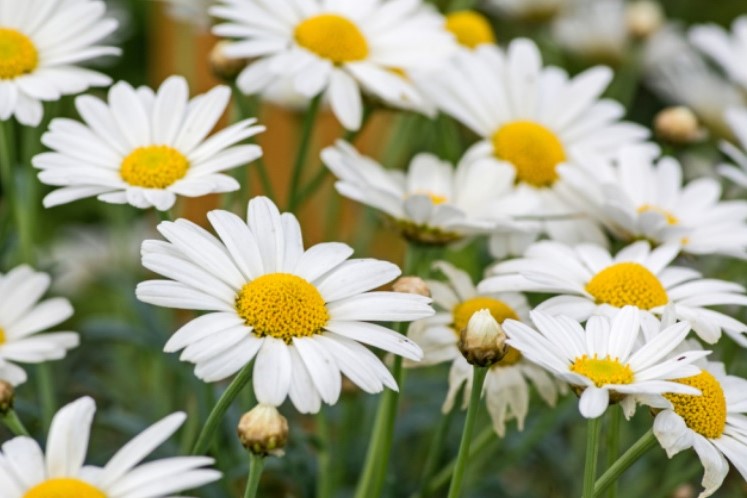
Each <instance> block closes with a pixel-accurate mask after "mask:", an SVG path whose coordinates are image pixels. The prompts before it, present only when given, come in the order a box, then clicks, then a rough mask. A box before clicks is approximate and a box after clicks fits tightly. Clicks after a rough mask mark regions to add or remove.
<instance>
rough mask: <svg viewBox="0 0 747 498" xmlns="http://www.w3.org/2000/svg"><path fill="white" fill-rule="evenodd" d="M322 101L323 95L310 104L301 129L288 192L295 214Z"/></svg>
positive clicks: (290, 205)
mask: <svg viewBox="0 0 747 498" xmlns="http://www.w3.org/2000/svg"><path fill="white" fill-rule="evenodd" d="M321 101H322V96H321V94H319V95H317V96H316V97H314V98H313V99H311V102H310V103H309V107H308V109H306V114H305V115H304V119H303V124H302V127H301V141H300V143H299V145H298V151H297V153H296V160H295V162H294V163H293V173H292V175H291V182H290V187H289V190H288V211H289V212H294V211H295V210H296V208H297V207H298V201H299V197H300V196H299V188H300V186H301V177H302V176H303V169H304V166H305V165H306V159H307V157H308V155H309V147H310V145H311V135H312V134H313V132H314V123H315V122H316V117H317V115H318V114H319V107H320V104H321Z"/></svg>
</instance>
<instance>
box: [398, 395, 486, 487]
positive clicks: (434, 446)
mask: <svg viewBox="0 0 747 498" xmlns="http://www.w3.org/2000/svg"><path fill="white" fill-rule="evenodd" d="M460 396H461V389H460V391H459V392H458V393H457V395H456V396H455V398H454V399H459V398H460ZM455 404H456V403H455ZM455 412H456V409H455V407H453V406H452V407H451V409H450V410H449V411H447V412H446V413H444V414H443V415H441V419H440V420H439V422H438V427H437V428H436V432H435V433H434V434H433V438H432V439H431V444H430V448H429V449H428V453H427V456H426V459H425V464H424V465H423V477H422V478H421V479H420V483H421V484H420V489H419V490H418V491H417V493H415V494H413V496H412V498H422V497H423V496H425V494H426V489H427V486H428V483H429V482H430V480H431V476H433V473H434V472H435V471H436V465H438V460H439V458H440V457H441V453H442V452H443V446H444V441H445V440H446V433H447V432H448V431H449V426H450V425H451V420H452V419H453V418H454V413H455ZM491 429H492V428H491ZM491 432H492V430H491ZM480 435H481V436H482V434H480Z"/></svg>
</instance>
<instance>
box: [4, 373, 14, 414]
mask: <svg viewBox="0 0 747 498" xmlns="http://www.w3.org/2000/svg"><path fill="white" fill-rule="evenodd" d="M15 397H16V392H15V389H13V384H10V383H9V382H5V381H4V380H0V415H5V414H6V413H8V412H9V411H10V410H11V408H13V401H14V400H15Z"/></svg>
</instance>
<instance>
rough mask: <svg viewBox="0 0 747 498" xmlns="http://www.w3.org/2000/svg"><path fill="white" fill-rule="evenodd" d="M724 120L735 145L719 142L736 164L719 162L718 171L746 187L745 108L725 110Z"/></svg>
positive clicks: (746, 143) (746, 112)
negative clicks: (734, 139) (734, 140)
mask: <svg viewBox="0 0 747 498" xmlns="http://www.w3.org/2000/svg"><path fill="white" fill-rule="evenodd" d="M725 118H726V122H727V124H728V125H729V128H730V129H731V132H732V134H733V135H734V137H735V138H736V145H735V144H733V143H731V142H727V141H726V140H724V141H722V142H721V150H722V152H723V153H724V154H726V155H727V156H728V157H729V159H731V160H732V161H733V162H734V163H735V164H736V165H737V166H732V165H730V164H721V165H719V167H718V172H719V174H721V175H722V176H724V177H726V178H728V179H729V180H731V181H733V182H734V183H736V184H737V185H739V186H740V187H742V188H747V108H732V109H727V111H726V115H725Z"/></svg>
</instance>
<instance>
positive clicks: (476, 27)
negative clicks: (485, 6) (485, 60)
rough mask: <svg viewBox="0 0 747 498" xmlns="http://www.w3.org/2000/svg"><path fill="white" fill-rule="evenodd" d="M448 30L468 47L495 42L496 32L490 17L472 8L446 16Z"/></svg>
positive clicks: (460, 42)
mask: <svg viewBox="0 0 747 498" xmlns="http://www.w3.org/2000/svg"><path fill="white" fill-rule="evenodd" d="M446 30H447V31H449V32H450V33H452V34H453V35H454V37H456V40H457V42H458V43H459V44H460V45H463V46H465V47H467V48H475V47H477V46H478V45H483V44H485V43H495V34H494V33H493V28H492V27H491V26H490V22H489V21H488V19H487V18H486V17H485V16H483V15H482V14H478V13H477V12H474V11H472V10H460V11H457V12H452V13H451V14H448V15H447V16H446Z"/></svg>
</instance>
